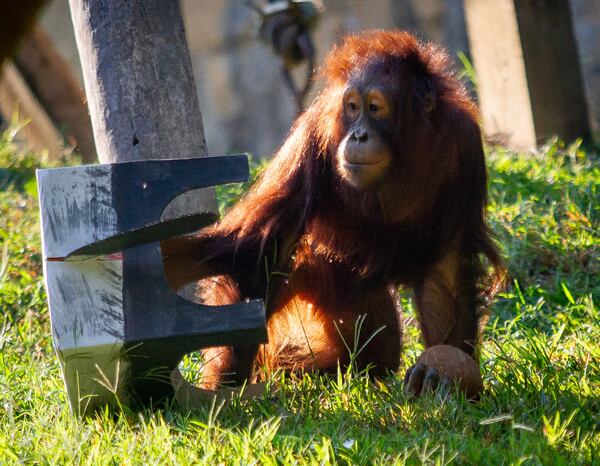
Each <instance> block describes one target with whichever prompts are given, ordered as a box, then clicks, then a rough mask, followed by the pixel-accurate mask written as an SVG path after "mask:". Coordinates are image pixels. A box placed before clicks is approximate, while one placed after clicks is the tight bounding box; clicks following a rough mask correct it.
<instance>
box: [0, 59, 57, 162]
mask: <svg viewBox="0 0 600 466" xmlns="http://www.w3.org/2000/svg"><path fill="white" fill-rule="evenodd" d="M0 113H1V114H2V115H4V117H5V118H6V119H7V120H8V121H10V119H11V118H12V117H13V114H16V115H17V116H18V118H19V120H21V121H23V120H25V121H27V120H29V122H28V123H27V124H26V125H25V126H24V127H23V129H22V130H21V131H19V133H20V136H22V137H23V138H24V139H25V140H26V141H27V143H28V145H29V147H31V148H32V149H33V150H35V151H39V152H44V151H47V154H48V159H49V160H58V159H59V158H60V156H61V155H62V154H63V144H62V141H63V139H62V136H61V135H60V133H59V132H58V129H57V128H56V126H54V122H53V121H52V119H51V118H50V117H49V116H48V114H47V113H46V111H45V110H44V108H43V106H42V105H41V104H40V102H39V101H38V99H37V98H36V96H35V95H33V93H32V92H31V90H30V89H29V87H28V86H27V83H26V82H25V79H24V78H23V76H22V75H21V73H20V72H19V70H18V68H17V67H16V66H15V65H14V63H13V62H12V61H11V60H8V61H7V62H6V63H5V64H4V67H3V68H2V70H0Z"/></svg>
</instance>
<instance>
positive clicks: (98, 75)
mask: <svg viewBox="0 0 600 466" xmlns="http://www.w3.org/2000/svg"><path fill="white" fill-rule="evenodd" d="M69 4H70V8H71V16H72V19H73V25H74V28H75V37H76V40H77V48H78V50H79V56H80V58H81V65H82V69H83V78H84V83H85V90H86V95H87V100H88V106H89V110H90V117H91V120H92V127H93V130H94V138H95V141H96V150H97V152H98V158H99V160H100V162H102V163H112V162H125V161H132V160H144V159H167V158H190V157H198V156H201V155H206V152H207V149H206V142H205V140H204V130H203V126H202V115H201V113H200V107H199V105H198V98H197V96H196V90H195V86H194V81H193V76H192V67H191V63H190V57H189V53H188V49H187V44H186V40H185V31H184V27H183V20H182V17H181V12H180V8H179V2H178V1H176V0H119V1H114V0H69ZM207 203H208V204H207ZM207 205H211V206H213V207H214V208H216V201H215V199H214V190H212V189H209V190H203V192H201V193H199V192H190V193H187V194H186V195H184V196H180V197H178V198H177V199H176V201H174V202H173V203H171V204H170V206H169V208H167V209H166V210H165V213H164V214H163V217H164V218H168V217H171V216H173V215H176V214H179V215H181V214H182V213H186V212H190V211H198V210H200V209H202V210H206V206H207Z"/></svg>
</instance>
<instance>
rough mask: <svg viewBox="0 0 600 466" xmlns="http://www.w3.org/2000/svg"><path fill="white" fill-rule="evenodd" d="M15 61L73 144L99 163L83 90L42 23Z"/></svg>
mask: <svg viewBox="0 0 600 466" xmlns="http://www.w3.org/2000/svg"><path fill="white" fill-rule="evenodd" d="M15 64H16V65H17V68H18V69H19V71H20V72H21V74H22V75H23V77H24V78H25V80H26V81H27V84H28V85H29V88H30V89H31V90H32V91H33V93H34V94H35V95H36V96H37V98H38V99H39V100H40V103H41V104H42V106H43V107H44V108H45V110H46V111H47V112H48V114H49V115H50V117H51V118H52V120H53V121H54V123H55V124H56V125H57V126H58V128H59V129H60V131H61V132H63V134H64V135H65V137H66V138H67V140H68V141H69V144H71V145H74V146H75V148H76V149H77V151H78V152H80V153H81V155H82V158H83V161H84V162H86V163H93V162H95V161H96V159H97V157H96V149H95V147H94V135H93V134H92V125H91V123H90V117H89V115H88V109H87V105H86V103H85V94H84V93H83V89H81V85H80V84H79V82H77V79H75V77H74V76H73V73H72V72H71V70H70V68H69V65H68V64H67V63H66V62H65V60H64V59H63V57H62V56H61V55H60V53H58V51H57V50H56V49H55V48H54V46H53V45H52V41H51V39H50V37H48V35H47V34H46V33H45V32H44V30H43V29H42V27H41V26H40V25H37V26H35V27H34V28H33V30H32V31H31V34H29V35H28V36H27V37H26V38H25V40H24V41H23V43H22V44H21V46H20V47H19V49H18V52H17V54H16V56H15Z"/></svg>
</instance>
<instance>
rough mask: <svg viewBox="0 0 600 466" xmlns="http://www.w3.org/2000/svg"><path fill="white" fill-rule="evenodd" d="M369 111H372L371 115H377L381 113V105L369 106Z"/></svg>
mask: <svg viewBox="0 0 600 466" xmlns="http://www.w3.org/2000/svg"><path fill="white" fill-rule="evenodd" d="M369 110H371V113H377V112H378V111H379V105H377V104H370V105H369Z"/></svg>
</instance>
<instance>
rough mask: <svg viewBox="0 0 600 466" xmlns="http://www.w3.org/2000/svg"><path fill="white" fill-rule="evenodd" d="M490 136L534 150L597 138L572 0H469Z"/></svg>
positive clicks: (471, 39) (470, 25)
mask: <svg viewBox="0 0 600 466" xmlns="http://www.w3.org/2000/svg"><path fill="white" fill-rule="evenodd" d="M465 12H466V20H467V31H468V35H469V42H470V46H471V53H472V55H473V61H474V64H475V69H476V71H477V76H478V93H479V97H480V101H481V108H482V114H483V124H484V130H485V133H486V136H487V137H488V138H490V139H492V140H496V141H497V142H501V143H506V144H508V145H510V146H512V147H515V148H517V149H530V148H532V147H535V145H536V144H537V143H539V142H542V141H544V140H545V139H547V138H549V137H551V136H554V135H557V136H559V137H561V138H563V139H566V140H572V139H574V138H577V137H582V138H584V139H587V138H589V137H590V134H591V132H590V123H589V119H588V114H587V106H586V101H585V95H584V90H583V83H582V77H581V71H580V67H579V59H578V55H577V47H576V43H575V39H574V34H573V27H572V24H571V12H570V9H569V2H568V0H465Z"/></svg>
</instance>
